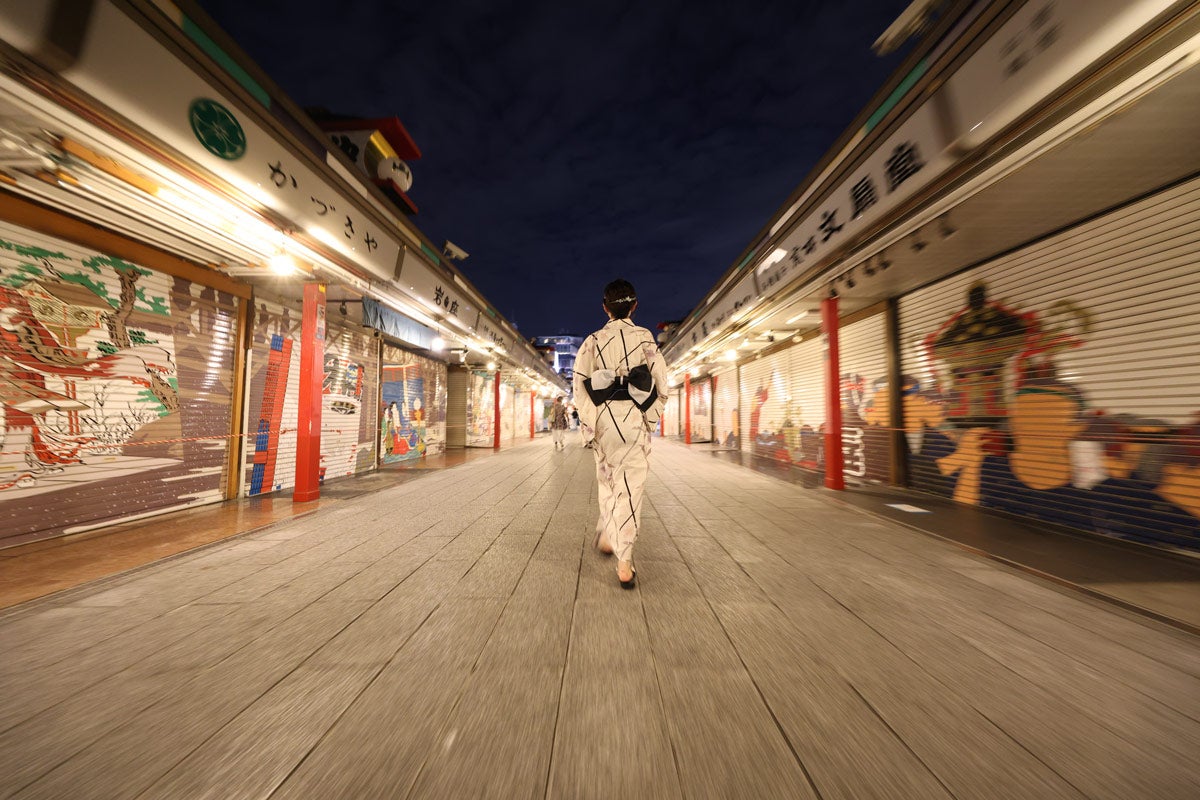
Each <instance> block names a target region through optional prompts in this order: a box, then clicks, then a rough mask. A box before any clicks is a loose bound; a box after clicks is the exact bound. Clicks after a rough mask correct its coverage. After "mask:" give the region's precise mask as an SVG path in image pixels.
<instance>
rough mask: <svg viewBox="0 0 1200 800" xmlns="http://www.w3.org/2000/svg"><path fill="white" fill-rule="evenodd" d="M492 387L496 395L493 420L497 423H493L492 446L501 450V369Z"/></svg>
mask: <svg viewBox="0 0 1200 800" xmlns="http://www.w3.org/2000/svg"><path fill="white" fill-rule="evenodd" d="M492 388H493V389H494V391H493V395H494V403H495V405H494V406H493V408H492V421H493V422H494V423H495V424H493V425H492V429H493V430H494V431H495V438H494V439H493V440H492V446H493V447H495V448H496V449H497V450H499V449H500V370H496V384H495V386H493V387H492Z"/></svg>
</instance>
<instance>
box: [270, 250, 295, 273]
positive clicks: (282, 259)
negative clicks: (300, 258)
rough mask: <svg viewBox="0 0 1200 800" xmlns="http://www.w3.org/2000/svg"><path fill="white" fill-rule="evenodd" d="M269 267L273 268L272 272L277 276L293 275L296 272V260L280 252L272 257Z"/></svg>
mask: <svg viewBox="0 0 1200 800" xmlns="http://www.w3.org/2000/svg"><path fill="white" fill-rule="evenodd" d="M269 266H270V267H271V271H272V272H274V273H275V274H277V275H291V274H292V273H293V272H295V271H296V260H295V259H294V258H292V257H291V256H290V255H288V254H287V253H285V252H284V251H282V250H280V251H279V252H278V253H276V254H275V255H273V256H271V260H270V262H269Z"/></svg>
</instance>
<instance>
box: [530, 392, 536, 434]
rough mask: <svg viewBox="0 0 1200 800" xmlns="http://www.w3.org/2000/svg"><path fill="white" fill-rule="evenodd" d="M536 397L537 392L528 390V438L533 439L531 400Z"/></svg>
mask: <svg viewBox="0 0 1200 800" xmlns="http://www.w3.org/2000/svg"><path fill="white" fill-rule="evenodd" d="M535 397H537V392H535V391H533V390H530V392H529V438H530V439H532V438H533V432H534V430H536V429H535V428H534V426H533V399H534V398H535Z"/></svg>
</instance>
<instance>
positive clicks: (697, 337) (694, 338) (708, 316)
mask: <svg viewBox="0 0 1200 800" xmlns="http://www.w3.org/2000/svg"><path fill="white" fill-rule="evenodd" d="M757 298H758V288H757V287H756V286H755V285H754V275H753V274H751V273H746V274H745V275H743V276H742V279H741V280H740V281H738V282H737V283H736V284H735V285H734V287H733V288H732V289H731V290H729V291H728V292H726V293H725V294H724V295H723V296H722V297H721V299H720V300H718V301H717V302H716V303H714V304H713V306H712V308H710V309H708V310H707V311H705V313H704V316H703V317H701V318H700V321H699V322H698V323H697V324H695V325H693V326H692V331H691V334H690V336H689V338H688V344H693V345H694V344H697V343H699V342H700V341H701V340H703V339H704V337H706V336H708V334H709V333H711V332H713V331H717V330H720V329H721V328H722V327H723V326H724V325H725V323H727V322H730V321H735V322H736V321H737V319H740V318H741V314H744V313H745V312H746V311H747V310H748V309H749V308H750V307H751V306H752V305H753V304H754V302H755V301H756V300H757Z"/></svg>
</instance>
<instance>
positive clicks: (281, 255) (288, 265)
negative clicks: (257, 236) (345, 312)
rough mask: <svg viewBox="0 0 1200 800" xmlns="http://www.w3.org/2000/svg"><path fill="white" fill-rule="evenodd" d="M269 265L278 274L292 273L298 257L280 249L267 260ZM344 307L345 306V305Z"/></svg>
mask: <svg viewBox="0 0 1200 800" xmlns="http://www.w3.org/2000/svg"><path fill="white" fill-rule="evenodd" d="M267 266H269V267H270V268H271V271H272V272H274V273H275V274H276V275H291V274H292V273H293V272H295V271H296V259H294V258H292V257H291V256H290V255H288V254H287V253H285V252H284V251H283V250H280V251H279V252H278V253H276V254H275V255H273V256H271V260H270V261H268V262H267ZM342 308H345V306H344V305H343V306H342Z"/></svg>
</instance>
